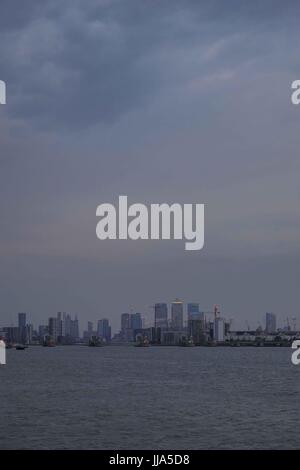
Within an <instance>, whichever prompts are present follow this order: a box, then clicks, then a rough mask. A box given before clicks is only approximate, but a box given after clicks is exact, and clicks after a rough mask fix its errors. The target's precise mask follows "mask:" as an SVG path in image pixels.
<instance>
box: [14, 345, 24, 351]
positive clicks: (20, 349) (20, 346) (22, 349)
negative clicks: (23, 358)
mask: <svg viewBox="0 0 300 470" xmlns="http://www.w3.org/2000/svg"><path fill="white" fill-rule="evenodd" d="M15 348H16V350H17V351H24V349H26V346H25V344H16V345H15Z"/></svg>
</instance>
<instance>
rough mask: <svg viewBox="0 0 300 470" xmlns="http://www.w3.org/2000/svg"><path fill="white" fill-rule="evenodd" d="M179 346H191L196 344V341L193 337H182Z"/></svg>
mask: <svg viewBox="0 0 300 470" xmlns="http://www.w3.org/2000/svg"><path fill="white" fill-rule="evenodd" d="M179 346H181V347H182V348H191V347H193V346H195V343H194V341H193V338H190V339H188V338H182V340H181V341H180V343H179Z"/></svg>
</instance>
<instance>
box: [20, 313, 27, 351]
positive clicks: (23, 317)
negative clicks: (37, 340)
mask: <svg viewBox="0 0 300 470" xmlns="http://www.w3.org/2000/svg"><path fill="white" fill-rule="evenodd" d="M18 327H19V342H20V343H23V344H26V343H28V338H27V330H26V313H18Z"/></svg>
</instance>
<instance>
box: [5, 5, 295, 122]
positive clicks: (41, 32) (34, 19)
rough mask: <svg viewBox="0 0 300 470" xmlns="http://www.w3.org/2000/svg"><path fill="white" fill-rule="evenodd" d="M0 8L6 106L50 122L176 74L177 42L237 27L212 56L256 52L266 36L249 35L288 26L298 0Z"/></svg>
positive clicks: (133, 101) (146, 96)
mask: <svg viewBox="0 0 300 470" xmlns="http://www.w3.org/2000/svg"><path fill="white" fill-rule="evenodd" d="M2 12H3V13H2ZM1 13H2V14H1V20H0V39H1V42H0V53H1V71H2V75H3V76H4V78H6V79H7V82H8V83H9V87H10V104H11V107H10V112H11V115H12V116H17V117H18V118H24V119H26V120H33V121H34V124H35V125H39V126H44V127H47V128H49V127H55V128H59V127H61V126H62V127H66V128H74V127H75V128H78V127H80V128H81V127H86V126H89V125H93V124H97V123H99V122H100V123H101V122H102V123H110V122H112V121H114V120H116V119H118V118H119V117H120V116H121V115H122V114H123V113H124V112H127V111H129V110H132V109H134V108H136V107H137V106H142V105H145V104H146V103H147V102H148V101H149V100H151V99H152V97H153V96H154V97H155V94H156V93H157V92H158V91H159V90H160V89H161V87H167V86H168V85H170V84H171V86H173V85H174V84H176V82H177V81H180V79H182V73H183V71H182V70H180V68H181V64H180V62H177V67H178V69H177V67H176V61H178V57H177V58H176V51H177V53H180V54H181V55H184V54H188V53H189V50H190V48H191V47H193V46H195V45H197V46H198V47H199V48H202V49H204V48H205V47H208V46H209V45H210V44H211V43H214V42H216V41H218V40H220V41H226V39H228V38H230V37H232V35H237V34H241V44H240V48H238V47H237V46H236V45H235V44H229V45H228V50H224V54H225V57H223V58H220V57H217V61H216V60H215V59H214V57H212V58H211V62H212V64H213V65H214V67H216V66H217V67H218V63H216V62H218V61H219V60H221V63H222V62H226V64H227V65H228V66H234V65H235V64H236V63H237V62H238V61H239V60H241V58H242V57H243V56H244V55H246V56H247V57H248V58H249V55H250V56H251V55H252V56H254V55H256V54H260V53H261V48H262V49H263V48H264V45H263V44H262V43H260V44H259V46H258V45H257V44H255V41H253V36H255V35H257V34H261V33H263V32H265V30H266V29H267V31H266V33H267V34H270V35H272V34H273V32H274V30H275V33H276V34H277V33H278V31H279V32H280V29H281V28H288V27H289V24H290V23H293V22H294V18H295V17H296V15H297V14H298V13H299V4H298V3H297V2H292V1H290V2H285V3H284V4H283V3H282V2H274V1H266V2H262V3H260V2H243V1H242V2H241V1H230V2H226V4H225V3H224V2H221V1H218V2H192V1H188V2H180V1H175V2H173V1H172V2H170V1H162V2H150V1H145V2H140V1H137V0H135V1H128V2H126V1H125V2H124V1H110V2H107V1H95V0H87V1H69V0H63V1H59V2H57V1H53V0H52V1H45V2H37V1H35V2H34V1H29V2H23V3H21V5H20V2H14V1H4V2H3V3H2V7H1ZM245 33H246V35H247V40H244V38H243V35H244V34H245ZM220 46H221V43H220ZM162 52H165V54H166V57H164V56H163V57H161V54H162ZM200 53H201V51H200V50H199V54H200ZM168 54H169V55H170V56H171V57H172V56H173V62H171V61H170V60H168ZM164 59H166V60H165V63H164ZM170 62H171V63H170ZM219 65H220V64H219ZM209 67H211V64H210V65H209Z"/></svg>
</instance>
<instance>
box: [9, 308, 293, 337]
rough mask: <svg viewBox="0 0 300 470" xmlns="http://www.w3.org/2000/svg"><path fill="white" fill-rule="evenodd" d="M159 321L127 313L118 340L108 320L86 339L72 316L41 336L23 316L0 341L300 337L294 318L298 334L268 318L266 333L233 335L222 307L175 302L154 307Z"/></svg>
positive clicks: (58, 319) (44, 328)
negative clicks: (206, 308)
mask: <svg viewBox="0 0 300 470" xmlns="http://www.w3.org/2000/svg"><path fill="white" fill-rule="evenodd" d="M153 309H154V320H153V323H152V325H151V326H150V327H149V326H147V327H146V326H145V325H144V320H143V317H142V314H141V313H138V312H137V313H122V314H121V325H120V331H119V333H117V334H115V335H114V336H113V337H112V330H111V326H110V323H109V320H108V319H107V318H102V319H100V320H98V322H97V324H96V325H95V327H94V323H93V322H91V321H89V322H88V324H87V330H85V331H84V332H83V335H82V336H81V335H80V331H79V321H78V318H77V316H76V315H75V317H74V318H73V317H72V316H71V315H70V314H68V313H66V312H58V313H57V315H56V316H53V317H50V318H49V319H48V322H47V324H44V325H40V326H39V327H38V329H37V330H35V329H34V327H33V325H32V324H31V323H28V321H27V314H26V313H24V312H21V313H19V314H18V326H4V327H2V328H1V327H0V337H4V338H5V340H6V342H8V343H11V344H18V343H19V344H40V343H43V344H44V343H51V344H62V345H63V344H75V343H79V342H83V343H86V344H88V343H90V342H91V341H94V340H95V339H96V340H97V341H100V342H101V343H106V344H109V343H111V342H113V343H118V342H122V343H132V342H137V341H139V340H143V339H145V338H147V340H148V341H149V342H150V343H151V344H157V345H177V344H183V345H184V344H187V343H188V342H190V343H193V344H196V345H205V344H213V343H218V344H222V343H225V342H230V341H231V342H239V341H243V343H244V344H245V343H247V342H248V343H249V344H251V343H252V342H254V341H257V338H259V339H262V338H263V339H264V340H268V339H269V341H272V340H273V339H274V338H276V337H278V334H281V333H282V334H285V335H289V334H290V335H292V334H295V332H296V319H295V318H293V319H292V320H293V321H294V322H293V328H292V327H291V325H290V322H289V319H287V326H286V327H284V328H283V329H280V330H279V329H278V328H277V319H276V315H275V314H274V313H269V312H267V313H266V317H265V328H262V327H261V326H260V325H259V326H258V327H257V328H256V329H255V330H250V327H249V324H248V322H246V324H247V330H242V331H236V330H235V331H232V325H231V320H230V321H228V320H226V319H225V318H224V317H223V316H221V313H220V309H219V307H218V306H214V307H213V309H212V310H211V311H208V312H207V311H203V310H201V308H200V306H199V303H187V304H184V303H183V302H182V301H181V300H180V299H175V300H174V301H173V302H172V303H171V304H167V303H164V302H163V303H156V304H155V305H154V306H153Z"/></svg>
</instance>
